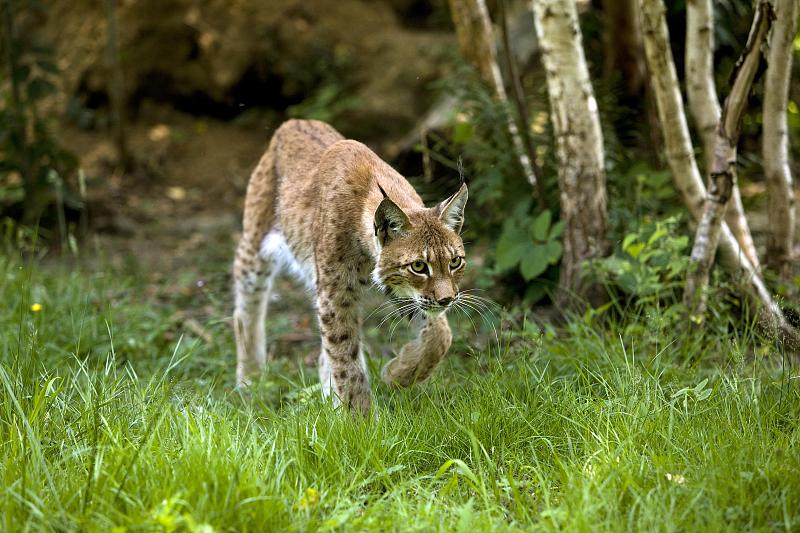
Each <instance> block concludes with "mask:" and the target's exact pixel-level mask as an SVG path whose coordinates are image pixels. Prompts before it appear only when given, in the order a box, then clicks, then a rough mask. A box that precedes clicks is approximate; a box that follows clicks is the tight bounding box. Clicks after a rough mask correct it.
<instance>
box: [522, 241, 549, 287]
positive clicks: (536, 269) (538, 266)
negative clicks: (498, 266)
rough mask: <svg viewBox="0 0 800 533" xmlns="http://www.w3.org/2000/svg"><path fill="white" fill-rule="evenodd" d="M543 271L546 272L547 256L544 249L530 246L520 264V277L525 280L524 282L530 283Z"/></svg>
mask: <svg viewBox="0 0 800 533" xmlns="http://www.w3.org/2000/svg"><path fill="white" fill-rule="evenodd" d="M545 270H547V254H546V253H545V249H544V247H542V246H530V247H529V248H528V250H527V251H526V252H525V256H524V257H523V258H522V262H521V263H520V267H519V271H520V272H521V273H522V277H524V278H525V281H530V280H532V279H533V278H535V277H537V276H539V275H540V274H542V273H543V272H544V271H545Z"/></svg>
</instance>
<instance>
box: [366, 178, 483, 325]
mask: <svg viewBox="0 0 800 533" xmlns="http://www.w3.org/2000/svg"><path fill="white" fill-rule="evenodd" d="M466 203H467V186H466V185H463V184H462V185H461V188H460V189H459V190H458V192H457V193H455V194H454V195H453V196H451V197H449V198H447V199H446V200H444V201H443V202H441V203H440V204H439V205H437V206H435V207H431V208H422V209H415V210H408V211H403V210H402V209H400V207H398V206H397V204H395V203H394V202H393V201H392V200H391V199H390V198H389V197H385V198H384V199H383V201H382V202H381V203H380V205H379V206H378V208H377V210H376V211H375V237H376V238H377V240H378V243H379V244H380V246H381V251H380V257H379V259H378V261H377V264H376V265H375V271H374V272H373V278H374V280H375V282H376V283H377V284H378V285H380V286H382V287H385V288H386V289H388V290H389V291H391V293H392V294H394V295H395V296H398V297H400V298H403V299H407V301H404V303H408V304H411V305H412V306H413V307H412V308H413V309H415V310H420V311H423V312H426V313H430V314H439V313H442V312H444V311H445V310H447V308H448V307H449V306H450V304H451V303H453V302H454V301H455V300H456V298H457V296H458V294H459V292H458V283H459V281H460V280H461V277H462V276H463V274H464V269H465V267H466V261H465V259H464V243H463V242H462V241H461V237H460V236H459V233H460V231H461V226H462V224H463V223H464V206H465V205H466Z"/></svg>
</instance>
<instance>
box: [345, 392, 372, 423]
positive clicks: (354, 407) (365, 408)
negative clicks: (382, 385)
mask: <svg viewBox="0 0 800 533" xmlns="http://www.w3.org/2000/svg"><path fill="white" fill-rule="evenodd" d="M371 405H372V391H370V389H369V386H368V385H367V386H366V387H358V388H356V389H354V390H352V391H351V392H350V395H349V398H348V399H347V408H348V410H349V411H350V412H351V413H352V414H356V415H360V416H367V415H368V414H369V409H370V406H371Z"/></svg>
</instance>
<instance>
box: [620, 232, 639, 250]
mask: <svg viewBox="0 0 800 533" xmlns="http://www.w3.org/2000/svg"><path fill="white" fill-rule="evenodd" d="M638 237H639V236H638V235H636V234H635V233H629V234H627V235H625V238H624V239H623V240H622V249H623V250H625V249H626V248H628V246H630V245H631V244H632V243H633V242H634V241H635V240H636V239H637V238H638Z"/></svg>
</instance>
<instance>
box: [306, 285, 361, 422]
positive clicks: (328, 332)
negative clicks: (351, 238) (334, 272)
mask: <svg viewBox="0 0 800 533" xmlns="http://www.w3.org/2000/svg"><path fill="white" fill-rule="evenodd" d="M321 281H323V282H324V281H325V280H321ZM339 281H345V280H342V279H339ZM324 285H325V284H324V283H320V284H319V286H320V295H319V298H318V300H317V309H318V312H319V328H320V332H321V333H322V353H321V354H320V380H321V381H322V390H323V394H325V393H326V392H327V393H328V394H329V393H330V392H334V393H335V394H336V398H337V400H335V401H337V402H341V403H342V404H344V405H346V406H347V408H348V409H352V410H354V411H356V412H358V413H361V414H367V412H368V411H369V408H370V403H371V401H372V393H371V392H370V388H369V380H368V379H367V372H366V364H365V361H364V355H363V353H362V351H361V340H360V316H359V310H358V301H357V296H356V295H357V291H356V290H355V287H356V282H355V280H346V282H345V284H344V286H343V287H339V286H337V287H335V288H330V289H322V287H324Z"/></svg>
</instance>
